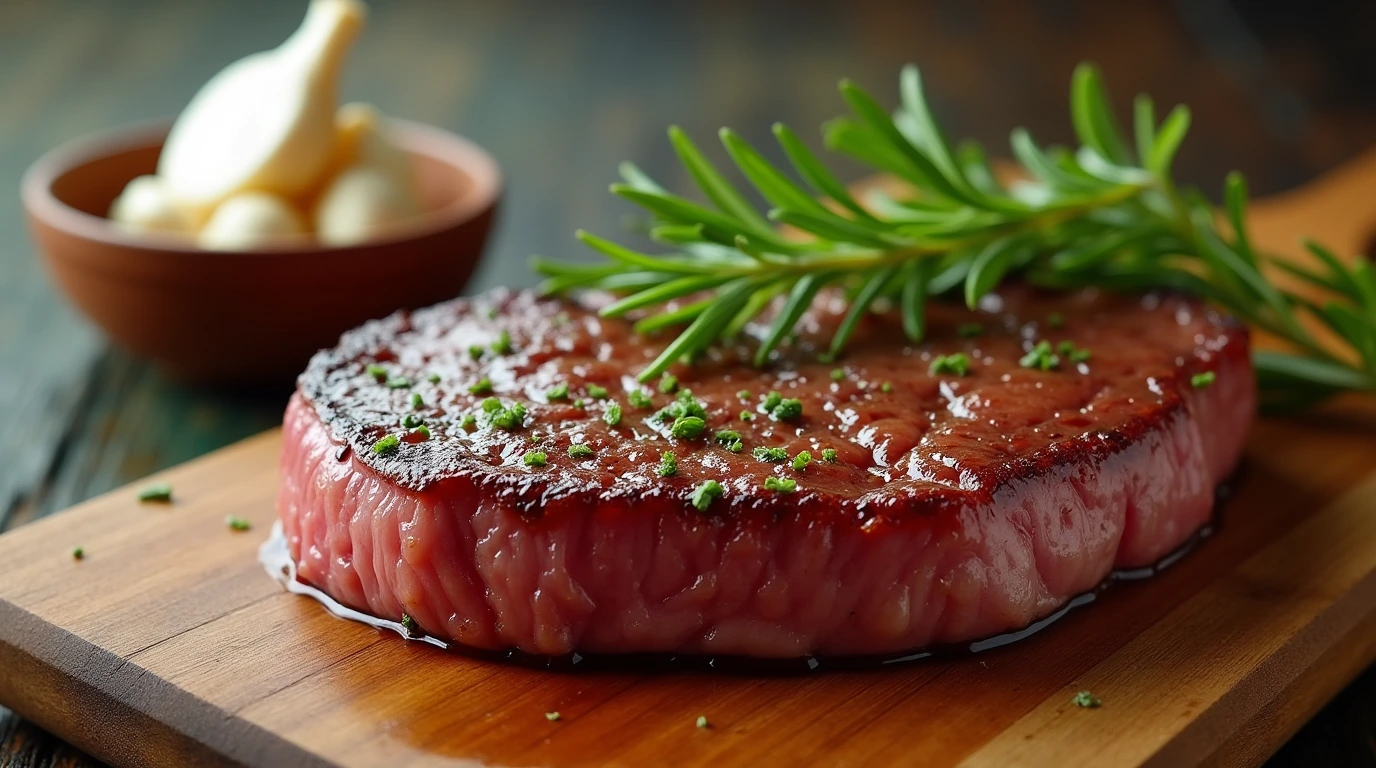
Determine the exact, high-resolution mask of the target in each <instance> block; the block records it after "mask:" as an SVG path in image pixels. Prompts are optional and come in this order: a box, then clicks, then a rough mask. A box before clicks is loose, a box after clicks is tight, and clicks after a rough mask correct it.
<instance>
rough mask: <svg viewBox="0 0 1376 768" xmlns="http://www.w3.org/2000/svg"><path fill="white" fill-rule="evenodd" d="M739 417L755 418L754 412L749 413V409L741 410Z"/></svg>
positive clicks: (742, 419)
mask: <svg viewBox="0 0 1376 768" xmlns="http://www.w3.org/2000/svg"><path fill="white" fill-rule="evenodd" d="M740 417H741V421H750V420H752V419H754V418H755V414H753V413H751V412H750V411H741V413H740Z"/></svg>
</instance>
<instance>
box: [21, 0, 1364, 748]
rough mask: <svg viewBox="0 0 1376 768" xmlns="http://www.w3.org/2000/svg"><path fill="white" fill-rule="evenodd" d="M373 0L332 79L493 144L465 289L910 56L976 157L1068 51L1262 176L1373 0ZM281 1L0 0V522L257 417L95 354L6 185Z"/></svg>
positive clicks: (267, 402)
mask: <svg viewBox="0 0 1376 768" xmlns="http://www.w3.org/2000/svg"><path fill="white" fill-rule="evenodd" d="M370 5H371V8H372V14H371V17H370V19H369V22H368V26H367V29H366V30H365V32H364V34H363V36H362V38H361V39H360V40H359V42H358V43H357V45H356V47H355V49H354V51H353V53H352V55H351V57H350V62H349V68H348V74H347V76H346V78H345V86H344V89H343V92H342V94H341V96H342V98H343V99H344V100H361V101H369V102H372V103H374V104H376V105H377V106H378V107H379V108H380V109H381V110H382V111H383V112H384V113H385V114H388V115H392V116H397V117H404V118H409V119H412V120H418V121H421V122H426V123H433V124H435V125H438V126H441V127H444V128H447V129H451V130H454V131H456V132H458V133H461V134H463V135H465V136H467V137H469V138H471V139H473V140H475V141H476V142H478V143H479V144H481V145H483V146H484V147H486V148H487V150H488V151H490V152H491V153H492V154H493V155H494V156H495V157H496V159H497V160H498V161H499V162H500V163H501V165H502V167H503V171H504V173H505V177H506V195H505V199H504V201H503V204H502V209H501V211H500V218H499V225H498V229H497V232H496V234H495V236H494V238H493V240H492V241H491V244H490V247H489V249H488V254H487V257H486V260H485V261H484V263H483V264H482V266H481V267H480V268H479V272H478V274H477V276H476V277H475V279H474V281H473V283H472V284H471V285H470V286H469V291H479V290H482V289H485V288H488V287H491V286H494V285H501V284H516V285H528V284H531V283H532V282H533V279H532V277H531V275H530V273H529V272H528V271H527V269H526V266H525V265H526V260H527V258H528V257H529V256H530V255H531V254H536V253H538V254H544V255H557V256H567V255H570V254H572V253H575V252H576V251H577V249H578V246H577V245H576V244H575V243H574V241H573V239H572V233H573V231H574V230H575V229H577V228H580V227H582V228H586V229H589V230H592V231H594V232H602V233H615V232H616V231H617V230H618V229H620V228H621V227H622V226H623V221H622V220H623V217H625V216H626V215H627V214H628V213H630V209H629V207H628V206H627V205H625V204H623V203H620V202H619V201H617V200H616V199H614V198H612V197H611V196H610V195H609V194H608V193H607V191H606V189H607V184H608V183H609V182H611V181H613V180H614V178H615V173H616V165H617V163H618V162H620V161H622V160H628V159H629V160H634V161H635V162H636V163H637V164H639V165H640V166H641V167H642V168H643V169H645V170H646V171H648V172H649V173H650V174H651V175H652V176H654V177H656V178H657V179H658V180H659V181H661V183H663V184H665V185H666V186H668V187H670V188H671V189H678V190H683V189H686V188H687V186H688V185H687V178H686V174H685V173H684V172H683V171H682V170H680V168H679V167H678V165H677V163H676V161H675V159H674V156H673V153H672V152H671V150H670V148H669V145H668V143H667V141H666V139H665V134H664V129H665V128H666V126H668V125H670V124H678V125H680V126H682V127H684V128H685V129H686V130H687V131H688V132H689V133H690V134H691V135H693V136H695V137H697V138H698V140H699V143H701V144H707V143H709V142H710V141H711V140H712V139H713V137H714V132H715V130H716V129H717V128H718V127H720V126H723V125H729V126H731V127H733V128H735V129H736V130H737V131H738V132H740V133H741V134H743V135H744V136H745V137H746V138H747V139H749V140H751V141H752V142H754V143H756V145H757V146H767V145H769V144H770V137H769V128H770V125H771V124H772V123H773V122H775V121H783V122H786V123H788V124H789V125H791V126H792V127H794V128H795V129H797V130H798V131H799V133H801V134H802V135H804V136H805V137H807V136H810V137H814V138H815V137H817V136H818V131H817V128H818V126H820V124H821V123H822V122H823V121H824V120H826V119H827V118H829V117H832V116H834V115H836V114H839V113H840V112H841V111H842V104H841V102H840V99H839V97H838V96H837V94H836V90H835V85H836V83H837V81H838V80H839V79H840V78H842V77H850V78H852V79H854V80H856V81H858V82H859V83H861V84H862V85H864V86H865V87H866V88H868V89H869V90H870V91H871V92H872V93H874V94H875V95H876V96H878V97H880V99H881V101H884V102H886V103H889V104H892V103H893V102H894V100H895V99H896V93H897V77H898V70H899V67H900V66H902V65H903V64H904V63H908V62H912V63H915V64H917V65H919V66H920V67H921V68H922V70H923V73H924V75H925V80H926V84H927V89H928V96H929V98H930V100H931V102H932V103H933V106H934V108H935V109H936V111H937V113H938V115H939V116H940V117H941V118H942V119H944V121H945V125H946V128H947V130H948V133H949V134H951V135H952V136H957V137H963V136H968V137H972V138H975V139H978V140H979V141H981V142H983V143H984V144H985V145H986V147H988V148H990V151H991V154H994V155H998V154H1001V153H1002V154H1006V152H1002V151H1001V150H1002V148H1003V147H1005V146H1006V141H1007V136H1008V132H1009V130H1010V129H1011V128H1013V127H1014V126H1017V125H1024V126H1026V127H1028V128H1029V129H1030V130H1031V131H1032V133H1033V135H1034V136H1036V137H1037V138H1038V139H1039V140H1040V141H1042V142H1049V141H1068V140H1069V139H1070V136H1071V132H1070V126H1069V119H1068V117H1067V106H1066V101H1067V92H1068V84H1069V78H1070V73H1071V70H1072V68H1073V67H1074V65H1075V64H1076V63H1077V62H1078V61H1081V60H1084V59H1090V60H1094V61H1096V62H1098V63H1099V64H1100V65H1101V67H1102V68H1103V70H1104V73H1105V75H1106V77H1107V79H1108V83H1109V86H1110V89H1111V92H1112V94H1113V95H1114V100H1115V102H1116V104H1117V106H1118V107H1119V108H1120V110H1122V112H1121V114H1124V115H1126V114H1127V112H1126V110H1127V107H1128V105H1129V104H1130V102H1131V98H1132V96H1133V94H1135V93H1137V92H1139V91H1146V92H1149V93H1151V94H1152V95H1153V96H1154V97H1155V99H1156V102H1157V105H1158V112H1159V113H1164V111H1165V109H1166V108H1168V107H1169V106H1170V105H1172V104H1175V103H1178V102H1183V103H1187V104H1189V105H1190V106H1191V108H1192V109H1193V112H1194V123H1193V126H1194V127H1193V128H1192V130H1191V136H1190V138H1189V139H1188V140H1187V142H1186V144H1185V146H1184V148H1183V150H1182V151H1181V154H1180V157H1179V159H1178V161H1177V168H1178V169H1179V172H1180V176H1181V177H1182V178H1183V179H1184V180H1186V181H1188V182H1192V183H1195V184H1198V185H1199V186H1201V187H1202V188H1203V189H1204V190H1205V191H1206V192H1209V193H1210V194H1211V195H1213V194H1214V193H1215V192H1216V190H1217V189H1218V187H1219V184H1220V183H1221V179H1222V177H1223V175H1224V174H1225V173H1226V172H1227V171H1229V170H1232V169H1239V170H1242V171H1243V172H1245V173H1246V175H1247V176H1248V178H1249V180H1250V181H1251V185H1252V190H1253V192H1254V194H1257V195H1261V194H1267V193H1275V192H1280V191H1283V190H1285V189H1287V188H1289V187H1292V186H1295V185H1298V184H1301V183H1303V182H1305V181H1306V180H1308V179H1311V178H1313V177H1315V176H1317V175H1319V174H1321V173H1322V172H1324V171H1325V170H1327V169H1330V168H1332V167H1334V166H1336V165H1339V164H1341V163H1342V162H1343V161H1344V160H1345V159H1348V158H1350V157H1352V156H1354V155H1356V154H1359V153H1361V152H1362V151H1363V150H1365V149H1367V148H1368V147H1369V146H1370V145H1371V144H1373V143H1376V60H1374V59H1373V57H1372V53H1371V40H1372V39H1373V35H1374V34H1376V2H1371V1H1370V0H1363V1H1360V2H1358V1H1356V0H1354V1H1353V2H1334V1H1326V2H1325V1H1318V0H1311V1H1309V2H1292V3H1278V2H1248V1H1245V0H1178V1H1177V2H1156V3H1148V2H1139V3H1108V2H1102V0H1100V1H1097V2H1096V1H1094V0H1085V1H1079V0H1043V1H1041V2H1019V1H1018V0H1004V1H1003V2H968V1H967V0H944V1H934V2H897V1H893V2H884V1H883V0H866V1H861V0H852V1H851V2H846V3H829V4H822V3H810V2H799V1H798V0H794V1H793V2H787V3H785V2H757V3H745V2H732V1H729V0H699V1H697V2H687V1H684V2H635V1H634V0H624V1H622V2H612V1H610V0H607V1H604V2H587V3H575V2H553V1H550V2H539V1H538V0H502V1H500V2H498V1H495V0H489V1H487V2H440V1H439V0H407V1H406V2H400V1H399V0H391V1H389V0H373V1H372V2H371V3H370ZM304 7H305V3H304V0H302V1H301V2H296V1H292V2H284V1H283V0H256V1H254V0H177V1H169V2H151V1H150V2H141V1H136V0H4V2H2V3H0V244H3V246H0V456H4V457H5V459H6V467H5V469H4V471H3V472H0V529H3V528H4V527H9V526H14V525H18V524H21V523H23V522H25V521H27V520H31V519H33V518H34V517H37V516H40V515H42V514H45V513H47V512H51V511H53V510H56V509H60V508H62V507H65V506H67V505H70V504H71V503H74V502H76V501H80V500H82V499H85V498H88V497H90V496H92V495H95V494H97V493H100V492H102V491H105V490H108V489H109V488H112V487H115V486H117V485H119V484H122V483H125V482H128V481H130V480H132V479H136V478H138V477H141V476H143V475H145V474H147V473H149V472H151V471H154V470H156V469H159V468H161V467H164V466H168V465H171V464H175V463H179V462H181V461H184V460H186V459H189V458H192V457H194V456H197V455H199V454H201V453H204V452H206V451H209V450H212V449H214V448H216V447H219V446H221V445H224V444H227V443H229V442H232V441H234V440H236V439H238V438H241V437H244V436H246V435H249V434H252V433H254V432H257V431H260V430H262V429H266V428H269V427H271V426H273V425H274V424H275V423H277V421H278V420H279V418H280V414H281V409H282V407H283V405H284V404H285V401H286V395H287V390H286V389H284V388H280V387H265V388H262V389H259V390H251V391H231V392H226V391H214V390H206V389H199V388H192V387H186V386H181V385H178V384H176V383H174V382H169V381H167V380H165V379H164V378H162V377H161V376H160V375H159V374H158V373H157V372H156V371H154V370H152V369H151V368H149V367H148V366H146V365H144V364H142V363H139V362H137V361H134V360H131V359H130V358H129V357H127V356H126V355H124V354H123V353H121V352H119V351H118V350H112V349H109V348H108V347H107V345H106V344H105V343H104V342H103V341H102V339H101V337H100V335H99V333H98V332H97V331H96V330H95V329H94V328H93V327H91V326H90V325H88V324H87V323H86V322H85V321H84V320H82V319H81V318H80V317H78V316H77V315H76V314H75V313H74V311H72V310H71V309H70V308H69V307H68V306H67V305H65V304H64V303H63V302H62V300H61V299H59V298H58V297H57V296H56V294H55V292H54V290H53V288H52V287H51V284H50V282H49V281H48V279H47V277H46V276H45V275H44V274H43V271H42V269H41V267H40V265H39V264H38V262H37V261H36V259H35V254H34V252H33V247H32V245H31V242H30V240H29V239H28V237H27V234H26V233H25V231H24V228H23V223H22V218H21V213H20V207H19V199H18V181H19V178H20V175H21V174H22V173H23V171H24V169H25V167H26V166H28V164H29V163H31V162H32V161H33V160H34V159H35V158H36V157H38V156H39V155H40V154H41V153H43V152H44V151H46V150H48V149H50V148H51V147H53V146H55V145H56V144H59V143H61V142H64V141H66V140H68V139H72V138H75V137H78V136H82V135H84V134H88V133H91V132H94V131H98V130H101V129H105V128H108V127H111V126H114V125H118V124H121V123H127V122H131V121H138V120H144V119H147V118H152V117H157V116H169V115H173V114H175V113H177V112H178V111H179V110H180V109H181V108H182V107H183V106H185V104H186V102H187V101H188V99H190V97H191V96H192V94H193V93H195V91H196V89H197V88H198V87H199V86H200V85H201V84H202V83H204V82H205V81H206V80H207V79H208V78H209V77H210V76H211V75H213V74H214V73H215V72H217V71H218V70H219V69H221V68H222V67H224V66H225V65H226V64H228V63H230V62H231V61H233V60H235V59H237V58H240V57H242V56H243V55H245V54H247V53H250V52H253V51H258V50H264V49H267V48H271V47H274V46H276V45H277V44H278V43H280V42H281V41H282V39H284V38H285V37H286V36H287V35H288V34H289V33H290V32H291V31H292V30H293V29H294V28H295V27H296V25H297V24H298V23H299V22H300V18H301V15H302V13H303V12H304ZM767 154H769V155H770V156H771V157H775V158H777V157H779V153H777V152H768V153H767ZM718 156H720V155H718ZM838 167H840V168H841V169H843V171H845V172H846V173H847V174H849V176H850V177H855V176H857V175H858V174H859V173H860V170H859V169H858V168H855V167H853V166H847V165H845V164H844V163H842V164H839V165H838ZM1374 204H1376V203H1374ZM303 300H313V301H328V297H307V298H303ZM265 311H270V308H265ZM1373 702H1376V679H1373V675H1372V674H1370V673H1368V675H1367V676H1366V677H1365V678H1363V679H1361V680H1359V682H1358V683H1356V684H1354V686H1353V687H1352V688H1351V689H1349V691H1348V692H1346V693H1345V694H1344V695H1343V696H1342V697H1341V698H1340V699H1339V700H1338V701H1337V702H1335V704H1333V705H1331V706H1330V707H1329V708H1328V709H1327V710H1325V712H1324V714H1323V715H1321V716H1320V717H1319V718H1318V719H1317V720H1316V721H1315V722H1314V723H1312V724H1311V725H1310V726H1309V727H1308V728H1306V729H1305V731H1304V732H1302V733H1301V734H1300V736H1298V737H1297V738H1296V739H1295V740H1294V741H1292V742H1291V744H1290V745H1288V746H1287V747H1286V748H1285V749H1284V750H1283V751H1282V753H1281V754H1280V755H1278V756H1277V758H1275V761H1274V764H1275V765H1316V764H1323V765H1348V764H1351V765H1365V764H1371V763H1370V761H1371V760H1372V759H1373V757H1372V756H1373V755H1376V749H1373V746H1372V743H1373V742H1372V740H1373V736H1372V734H1373V733H1374V732H1376V705H1373ZM65 750H66V748H65V747H63V746H62V745H61V744H60V743H58V742H56V741H55V740H53V739H51V738H50V737H47V736H45V735H43V734H41V733H39V732H38V731H36V730H34V729H32V728H31V727H29V726H27V725H23V724H21V723H19V722H18V721H17V720H16V719H14V718H12V717H5V716H0V766H15V765H23V766H29V765H40V764H49V763H47V762H45V761H48V760H51V759H55V756H61V755H64V754H66V753H65Z"/></svg>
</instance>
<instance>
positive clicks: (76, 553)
mask: <svg viewBox="0 0 1376 768" xmlns="http://www.w3.org/2000/svg"><path fill="white" fill-rule="evenodd" d="M85 557H86V550H84V549H82V548H81V547H77V548H76V549H73V550H72V559H73V560H81V559H83V558H85Z"/></svg>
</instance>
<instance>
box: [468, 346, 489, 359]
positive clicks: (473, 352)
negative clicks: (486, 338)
mask: <svg viewBox="0 0 1376 768" xmlns="http://www.w3.org/2000/svg"><path fill="white" fill-rule="evenodd" d="M486 351H487V350H485V349H483V348H482V345H481V344H473V345H470V346H469V347H468V356H469V357H471V358H473V359H474V360H481V359H482V357H483V353H484V352H486Z"/></svg>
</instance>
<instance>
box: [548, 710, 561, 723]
mask: <svg viewBox="0 0 1376 768" xmlns="http://www.w3.org/2000/svg"><path fill="white" fill-rule="evenodd" d="M545 719H546V720H548V721H550V722H551V723H553V722H555V721H556V720H558V719H559V713H558V712H546V713H545Z"/></svg>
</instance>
